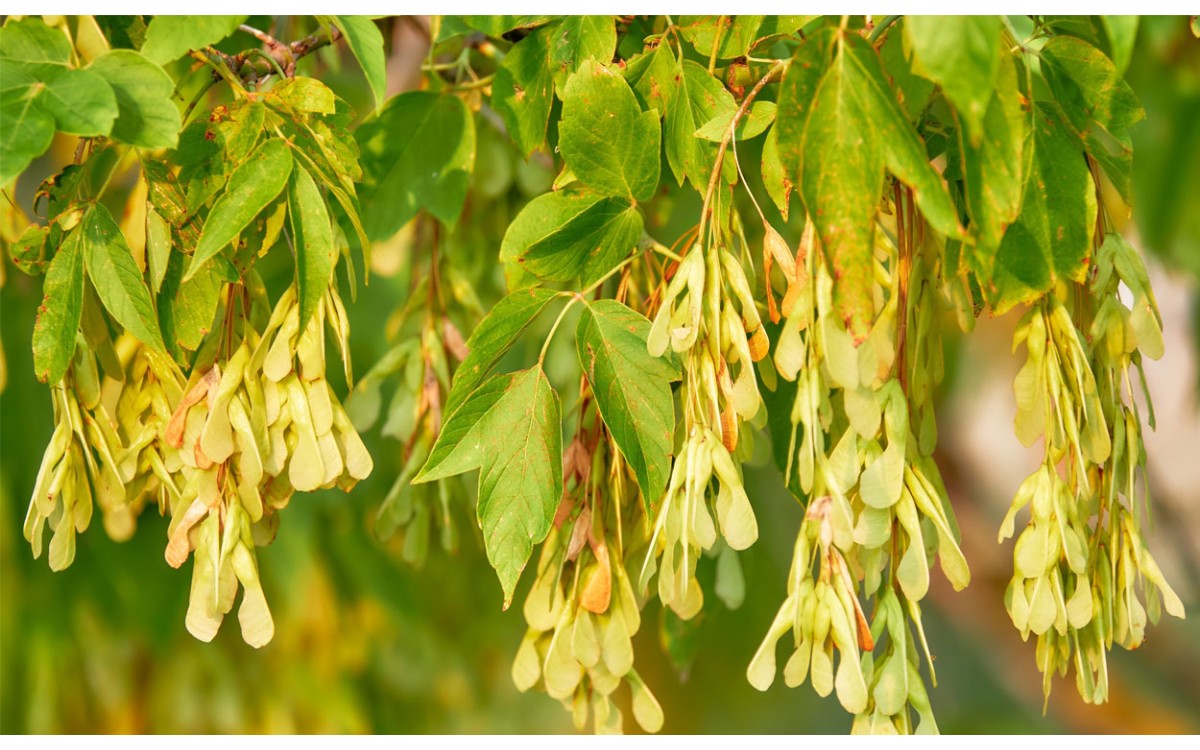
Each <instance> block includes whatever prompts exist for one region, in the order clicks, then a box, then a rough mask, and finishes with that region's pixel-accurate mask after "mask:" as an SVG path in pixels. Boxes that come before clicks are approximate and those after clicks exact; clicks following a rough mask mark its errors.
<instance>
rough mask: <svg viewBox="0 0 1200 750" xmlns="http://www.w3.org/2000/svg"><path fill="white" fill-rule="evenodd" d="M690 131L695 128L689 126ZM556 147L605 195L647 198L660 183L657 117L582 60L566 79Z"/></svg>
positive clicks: (604, 71) (614, 77) (620, 82)
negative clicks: (572, 73) (645, 110)
mask: <svg viewBox="0 0 1200 750" xmlns="http://www.w3.org/2000/svg"><path fill="white" fill-rule="evenodd" d="M693 130H694V128H693ZM558 134H559V142H558V147H559V151H560V152H561V153H562V156H563V160H564V161H566V163H567V166H568V167H570V168H571V170H572V171H573V172H574V173H575V176H576V177H578V178H579V180H580V182H582V183H583V184H585V185H588V186H589V187H592V188H594V189H596V190H598V191H600V192H601V193H603V194H605V195H612V196H622V197H627V198H631V199H633V200H637V201H645V200H649V199H650V198H651V197H653V195H654V191H655V189H656V188H657V187H658V175H659V141H660V138H661V137H662V133H661V131H660V129H659V124H658V115H657V114H656V113H654V112H653V111H651V112H642V111H641V108H640V107H638V103H637V98H636V97H634V95H633V91H632V90H631V89H630V88H629V84H627V83H626V82H625V79H624V78H622V77H621V76H620V75H618V74H617V73H616V72H615V71H613V70H612V69H610V68H608V67H605V66H604V65H600V64H598V63H596V62H593V61H588V62H585V63H584V64H583V65H581V66H580V68H579V71H578V72H577V73H575V74H574V75H573V76H571V78H570V79H569V80H568V81H567V86H566V90H565V91H564V92H563V110H562V119H561V120H560V121H559V125H558Z"/></svg>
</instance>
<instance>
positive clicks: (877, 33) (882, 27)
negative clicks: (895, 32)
mask: <svg viewBox="0 0 1200 750" xmlns="http://www.w3.org/2000/svg"><path fill="white" fill-rule="evenodd" d="M901 18H903V16H887V17H886V18H884V19H883V20H882V21H880V22H879V23H878V24H877V25H876V26H875V28H873V29H871V34H870V35H869V36H868V37H867V41H868V42H870V43H871V44H875V42H876V41H877V40H878V39H879V37H881V36H883V33H884V32H885V31H887V30H888V29H889V28H891V26H892V24H894V23H896V22H897V21H899V20H900V19H901Z"/></svg>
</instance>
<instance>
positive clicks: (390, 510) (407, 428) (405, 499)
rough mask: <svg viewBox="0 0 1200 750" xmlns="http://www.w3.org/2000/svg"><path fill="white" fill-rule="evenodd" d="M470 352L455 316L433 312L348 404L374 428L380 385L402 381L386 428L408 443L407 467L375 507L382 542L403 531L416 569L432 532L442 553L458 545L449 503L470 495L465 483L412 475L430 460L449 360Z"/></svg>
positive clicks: (359, 420)
mask: <svg viewBox="0 0 1200 750" xmlns="http://www.w3.org/2000/svg"><path fill="white" fill-rule="evenodd" d="M404 312H407V311H404ZM439 320H440V322H439ZM466 356H467V348H466V345H465V343H464V342H463V339H462V335H461V334H460V333H459V331H458V329H457V328H456V327H455V326H454V324H453V323H452V322H451V321H450V319H449V318H448V317H441V318H440V319H435V317H434V316H432V315H430V316H428V317H427V318H426V320H425V322H424V323H423V324H422V326H421V328H420V333H419V334H418V335H415V336H413V337H411V338H405V339H404V340H402V341H400V342H399V343H397V344H396V345H395V346H394V347H392V348H391V349H390V350H388V352H387V353H386V354H385V355H384V356H383V358H381V359H380V360H379V362H377V363H376V364H375V366H373V367H372V368H371V370H370V371H369V372H368V373H367V374H366V375H365V376H363V377H362V378H361V379H360V380H359V381H358V383H357V384H356V385H355V388H354V390H353V391H352V392H351V395H350V397H349V398H348V399H347V402H346V409H347V411H348V412H349V413H350V416H351V420H352V421H353V422H354V426H355V428H356V429H358V430H359V431H366V430H369V429H371V427H373V426H374V424H375V422H376V421H377V420H378V418H379V415H380V413H381V412H382V398H383V397H382V395H381V387H382V385H383V384H384V383H385V382H387V381H388V379H390V378H398V380H399V383H398V384H397V385H396V388H395V391H394V392H393V394H392V397H391V401H390V403H389V404H388V408H387V410H386V417H385V419H384V422H383V425H382V427H381V428H380V434H381V435H384V436H386V437H391V438H394V439H396V440H399V441H400V442H401V444H402V445H403V460H402V468H401V470H400V473H399V474H398V475H397V477H396V481H395V482H394V483H393V484H392V487H391V489H389V490H388V493H387V495H386V496H385V497H384V499H383V502H382V503H381V504H380V506H379V510H378V512H377V513H376V516H375V532H376V534H377V535H378V536H379V538H380V539H383V540H388V539H391V538H392V537H393V536H396V535H398V534H399V535H400V536H401V538H402V543H401V553H400V554H401V557H402V558H403V560H404V561H405V562H406V563H408V564H409V565H413V566H416V567H419V566H421V565H422V564H423V563H424V562H425V559H426V557H427V555H428V552H429V540H430V536H431V534H432V533H434V531H436V532H437V534H438V537H439V541H440V544H441V547H442V549H443V550H444V551H446V552H454V551H456V550H457V549H458V535H459V532H458V529H457V527H456V525H455V522H454V519H453V515H452V513H451V506H452V505H454V504H458V503H459V502H460V501H461V498H463V497H465V496H467V495H468V494H469V489H468V487H467V485H466V483H464V482H463V481H462V480H461V478H458V477H446V478H444V479H441V480H439V481H437V482H431V483H428V484H413V483H412V479H413V477H415V476H416V474H417V472H418V471H419V470H420V468H421V467H422V466H423V465H424V464H425V462H426V461H427V460H429V454H430V451H431V450H432V448H433V444H434V441H435V440H436V439H437V435H438V432H439V431H440V430H441V425H442V406H443V404H445V402H446V396H447V394H448V393H449V390H450V366H449V363H450V362H451V361H455V362H461V361H462V360H463V359H465V358H466Z"/></svg>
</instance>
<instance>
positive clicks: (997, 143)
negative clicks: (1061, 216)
mask: <svg viewBox="0 0 1200 750" xmlns="http://www.w3.org/2000/svg"><path fill="white" fill-rule="evenodd" d="M1028 121H1029V117H1028V114H1027V113H1026V112H1025V111H1024V109H1023V107H1022V94H1021V92H1020V90H1019V89H1018V88H1017V65H1016V62H1015V61H1014V59H1013V58H1012V57H1010V56H1007V55H1006V56H1005V58H1004V61H1003V63H1002V64H1001V67H1000V74H999V76H998V77H997V79H996V90H995V92H993V94H992V99H991V102H989V103H988V109H987V114H986V115H985V116H984V118H983V124H982V128H983V130H982V137H981V138H979V139H978V141H977V142H974V143H972V141H971V140H970V139H969V138H967V137H965V133H963V132H962V131H961V130H960V131H959V148H960V149H961V150H962V165H963V190H964V193H965V194H966V203H967V213H968V214H969V215H970V217H971V231H972V233H973V234H974V236H975V247H974V249H973V250H972V255H971V268H972V270H973V271H974V272H975V274H976V277H977V278H984V279H989V278H991V276H992V266H993V264H994V263H995V258H996V251H997V249H998V248H999V247H1000V241H1001V239H1003V237H1004V232H1005V231H1006V230H1007V229H1008V227H1009V225H1010V224H1012V223H1013V221H1015V220H1016V218H1017V213H1018V212H1019V211H1020V209H1021V191H1022V183H1021V166H1022V150H1023V148H1024V146H1025V140H1026V131H1027V129H1028Z"/></svg>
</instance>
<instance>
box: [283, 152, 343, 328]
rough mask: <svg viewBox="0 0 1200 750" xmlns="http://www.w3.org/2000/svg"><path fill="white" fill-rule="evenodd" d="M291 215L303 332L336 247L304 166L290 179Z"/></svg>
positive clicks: (324, 287)
mask: <svg viewBox="0 0 1200 750" xmlns="http://www.w3.org/2000/svg"><path fill="white" fill-rule="evenodd" d="M288 216H290V217H291V220H292V246H293V247H294V248H295V251H296V293H297V296H298V297H299V299H300V330H301V331H303V330H304V329H305V328H306V327H307V325H308V321H309V319H310V318H311V317H312V315H313V313H315V312H316V311H317V308H318V307H319V306H320V304H321V299H322V298H323V297H324V296H325V292H326V290H327V289H329V281H330V279H331V278H332V276H333V266H334V264H335V263H337V248H336V247H334V244H333V225H332V224H330V222H329V211H328V210H327V209H326V208H325V199H324V198H323V197H322V196H321V191H320V190H318V189H317V184H316V183H315V182H313V178H312V177H311V176H310V175H309V174H308V172H307V171H306V170H304V169H293V170H292V177H291V179H290V180H289V181H288Z"/></svg>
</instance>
